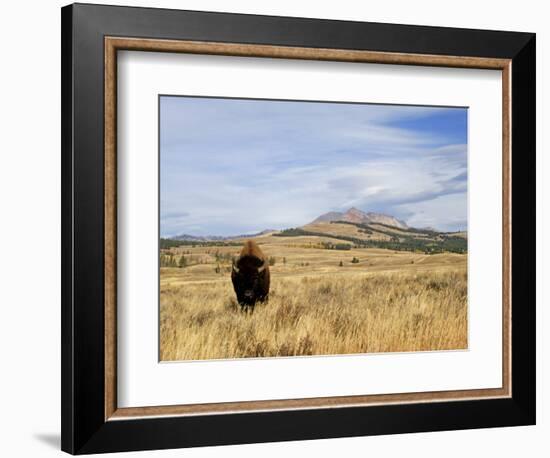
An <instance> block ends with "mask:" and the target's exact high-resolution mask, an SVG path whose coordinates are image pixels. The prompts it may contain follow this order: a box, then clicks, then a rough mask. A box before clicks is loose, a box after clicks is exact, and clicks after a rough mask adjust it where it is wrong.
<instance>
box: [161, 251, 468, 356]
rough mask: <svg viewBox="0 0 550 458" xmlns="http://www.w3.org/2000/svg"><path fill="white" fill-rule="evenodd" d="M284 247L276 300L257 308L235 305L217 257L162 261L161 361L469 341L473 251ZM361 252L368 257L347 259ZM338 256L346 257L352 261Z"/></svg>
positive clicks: (435, 346)
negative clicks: (205, 261)
mask: <svg viewBox="0 0 550 458" xmlns="http://www.w3.org/2000/svg"><path fill="white" fill-rule="evenodd" d="M271 248H272V249H273V248H274V247H273V246H272V247H271ZM264 249H265V248H264ZM265 251H267V252H268V253H269V250H265ZM319 252H320V254H317V253H319ZM282 253H283V254H282V255H284V256H288V261H287V262H286V263H285V264H284V265H281V263H280V262H278V263H277V265H276V266H274V268H272V285H271V293H270V299H269V302H268V303H266V304H258V305H257V306H256V308H255V310H254V313H252V314H247V313H243V312H242V311H241V310H240V307H239V306H238V305H237V304H236V302H235V299H234V297H235V294H234V292H233V288H232V285H231V280H230V278H229V274H227V273H224V272H223V271H222V272H221V273H220V274H215V273H212V271H213V269H212V267H213V266H212V265H201V266H194V267H191V268H185V269H162V270H161V304H160V327H161V329H160V336H161V342H160V343H161V345H160V353H161V354H160V357H161V360H163V361H175V360H198V359H222V358H244V357H274V356H299V355H333V354H350V353H370V352H398V351H422V350H450V349H464V348H466V347H467V279H466V256H464V255H439V256H423V255H418V254H412V253H407V254H405V253H393V252H390V251H387V250H353V251H352V252H349V251H348V252H336V251H333V250H330V251H329V250H312V249H309V250H307V249H303V250H298V251H296V250H294V251H292V252H291V251H290V250H288V251H283V252H282ZM292 253H294V257H293V255H292ZM269 254H271V253H269ZM354 255H357V256H358V257H359V256H362V258H361V263H359V264H353V265H352V264H350V263H349V259H348V258H350V256H354ZM307 256H309V258H307V259H311V264H310V265H308V266H307V267H304V262H298V260H300V259H302V258H303V259H306V258H304V257H307ZM315 256H317V258H316V257H315ZM323 256H325V258H326V256H329V260H327V259H325V258H323ZM339 259H346V264H345V266H344V267H340V268H339V267H338V264H337V262H336V261H338V260H339ZM193 269H196V271H195V273H193ZM197 269H202V270H197Z"/></svg>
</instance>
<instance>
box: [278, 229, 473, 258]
mask: <svg viewBox="0 0 550 458" xmlns="http://www.w3.org/2000/svg"><path fill="white" fill-rule="evenodd" d="M346 224H352V225H354V226H358V227H361V228H366V229H369V230H375V231H376V232H379V233H382V234H385V235H388V236H389V237H391V239H390V240H372V239H370V240H363V239H359V238H357V237H350V236H347V235H334V234H326V233H322V232H315V231H307V230H304V229H300V228H290V229H285V230H283V231H281V232H279V233H277V234H273V235H274V236H277V237H299V236H313V237H331V238H334V239H338V240H344V241H346V242H352V243H353V244H354V245H355V246H356V247H357V248H384V249H387V250H394V251H412V252H418V251H420V252H424V253H426V254H436V253H443V252H451V253H466V252H467V251H468V241H467V240H466V239H465V238H463V237H458V236H450V235H445V234H439V233H435V234H438V237H436V238H435V239H422V238H416V237H413V236H412V235H400V236H397V235H396V233H395V232H386V231H383V230H380V229H375V228H371V227H369V226H368V225H363V224H357V223H348V222H346Z"/></svg>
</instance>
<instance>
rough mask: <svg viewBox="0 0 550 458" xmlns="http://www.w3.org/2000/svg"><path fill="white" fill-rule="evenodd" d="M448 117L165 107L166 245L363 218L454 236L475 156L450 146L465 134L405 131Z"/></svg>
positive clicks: (403, 110) (214, 105)
mask: <svg viewBox="0 0 550 458" xmlns="http://www.w3.org/2000/svg"><path fill="white" fill-rule="evenodd" d="M165 101H167V102H168V103H167V104H166V105H165V104H164V103H165ZM455 111H456V110H455ZM448 112H449V110H448V109H434V108H416V107H391V106H377V105H374V106H372V105H349V104H321V103H289V102H258V101H252V102H251V101H239V100H219V99H194V98H180V97H177V98H175V97H174V98H167V99H163V105H162V111H161V113H162V115H161V132H162V137H161V233H162V235H174V234H177V233H186V232H187V233H195V234H202V235H204V234H219V235H224V234H225V235H227V234H235V233H246V232H254V231H257V230H262V229H266V228H284V227H289V226H297V225H302V224H305V223H307V222H309V221H310V220H312V219H313V218H315V217H317V216H318V215H319V214H321V213H325V212H327V211H331V210H342V209H345V208H347V207H351V206H356V207H359V208H362V209H364V210H367V211H380V212H386V213H390V214H393V215H394V216H396V217H398V218H401V219H405V220H406V221H407V222H408V223H409V224H411V225H413V226H414V225H423V226H425V225H430V226H435V227H440V228H454V226H453V225H460V224H461V223H462V222H463V221H465V219H466V213H465V211H463V209H462V207H464V206H465V204H466V200H465V197H464V196H465V185H466V146H465V145H464V144H460V143H456V141H457V138H449V137H453V135H450V134H453V133H456V134H457V135H458V137H459V141H460V140H465V136H466V133H465V129H464V132H450V134H449V132H448V129H443V128H440V129H437V128H434V129H431V128H430V126H431V124H429V122H428V123H427V124H426V123H424V124H423V125H419V124H413V125H412V127H411V126H407V128H404V127H401V123H405V124H407V123H410V122H411V120H412V121H415V120H417V119H420V120H422V119H425V120H426V119H427V120H429V119H433V117H434V116H438V115H439V114H443V113H446V114H448ZM426 126H427V127H428V128H426ZM457 135H455V136H454V137H456V136H457ZM453 141H454V143H453ZM451 196H453V197H451ZM461 199H462V200H464V205H459V203H460V202H459V201H461ZM446 203H451V204H452V205H451V206H450V207H449V208H445V205H446ZM424 221H429V223H427V224H424Z"/></svg>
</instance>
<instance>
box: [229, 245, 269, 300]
mask: <svg viewBox="0 0 550 458" xmlns="http://www.w3.org/2000/svg"><path fill="white" fill-rule="evenodd" d="M268 264H269V262H268V260H267V258H266V257H265V255H264V254H263V252H262V250H260V247H259V246H258V244H257V243H256V242H254V241H253V240H247V241H246V242H245V244H244V246H243V249H242V250H241V253H240V255H239V257H238V258H237V260H235V261H234V262H233V268H232V270H231V281H232V282H233V288H234V289H235V294H236V295H237V300H238V301H239V304H240V305H241V307H242V308H243V309H245V308H246V309H248V308H251V309H252V310H253V309H254V305H255V304H256V302H265V301H267V298H268V294H269V280H270V275H269V265H268Z"/></svg>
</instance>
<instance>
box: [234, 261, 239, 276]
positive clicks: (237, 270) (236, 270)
mask: <svg viewBox="0 0 550 458" xmlns="http://www.w3.org/2000/svg"><path fill="white" fill-rule="evenodd" d="M233 271H234V272H235V273H236V274H238V273H239V268H238V267H237V266H236V265H235V263H233Z"/></svg>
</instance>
